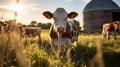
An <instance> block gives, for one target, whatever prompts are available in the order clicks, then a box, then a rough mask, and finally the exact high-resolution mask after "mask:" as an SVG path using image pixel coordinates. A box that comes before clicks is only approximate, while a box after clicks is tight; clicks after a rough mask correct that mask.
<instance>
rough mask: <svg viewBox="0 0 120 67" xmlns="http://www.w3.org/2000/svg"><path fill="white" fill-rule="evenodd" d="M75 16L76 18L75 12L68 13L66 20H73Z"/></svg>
mask: <svg viewBox="0 0 120 67" xmlns="http://www.w3.org/2000/svg"><path fill="white" fill-rule="evenodd" d="M76 16H78V13H76V12H70V13H69V14H68V18H70V19H74V18H75V17H76Z"/></svg>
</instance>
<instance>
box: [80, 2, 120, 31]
mask: <svg viewBox="0 0 120 67" xmlns="http://www.w3.org/2000/svg"><path fill="white" fill-rule="evenodd" d="M82 14H83V17H82V23H83V26H82V29H83V30H84V31H86V32H101V29H102V25H103V24H104V23H108V22H111V21H116V20H120V7H119V6H118V5H117V4H116V3H115V2H114V1H113V0H91V1H90V2H89V3H88V4H87V5H86V6H85V8H84V9H83V12H82Z"/></svg>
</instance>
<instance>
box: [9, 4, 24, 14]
mask: <svg viewBox="0 0 120 67" xmlns="http://www.w3.org/2000/svg"><path fill="white" fill-rule="evenodd" d="M8 9H9V10H13V11H17V12H22V11H23V9H24V6H23V5H10V6H9V7H8Z"/></svg>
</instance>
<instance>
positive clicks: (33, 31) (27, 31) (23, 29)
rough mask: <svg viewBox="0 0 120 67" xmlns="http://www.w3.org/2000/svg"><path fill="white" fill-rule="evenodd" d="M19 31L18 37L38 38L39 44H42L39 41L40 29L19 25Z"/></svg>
mask: <svg viewBox="0 0 120 67" xmlns="http://www.w3.org/2000/svg"><path fill="white" fill-rule="evenodd" d="M19 29H20V36H21V37H23V36H28V37H35V36H38V38H39V42H40V44H42V40H41V27H28V26H24V25H21V26H19Z"/></svg>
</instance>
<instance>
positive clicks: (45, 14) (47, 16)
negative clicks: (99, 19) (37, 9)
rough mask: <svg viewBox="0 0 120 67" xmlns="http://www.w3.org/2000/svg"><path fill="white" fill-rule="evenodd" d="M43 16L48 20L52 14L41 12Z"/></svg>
mask: <svg viewBox="0 0 120 67" xmlns="http://www.w3.org/2000/svg"><path fill="white" fill-rule="evenodd" d="M43 16H45V17H46V18H48V19H51V18H52V17H53V14H52V13H51V12H49V11H45V12H43Z"/></svg>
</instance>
